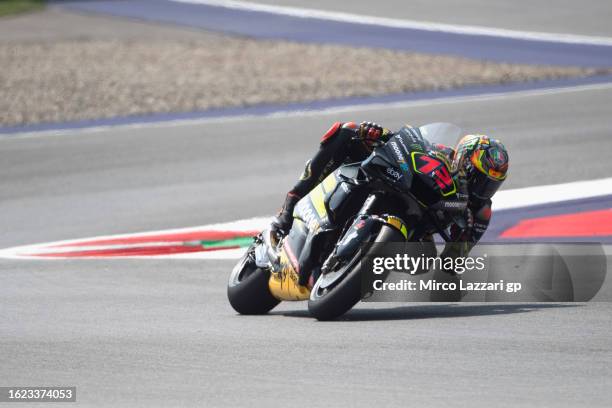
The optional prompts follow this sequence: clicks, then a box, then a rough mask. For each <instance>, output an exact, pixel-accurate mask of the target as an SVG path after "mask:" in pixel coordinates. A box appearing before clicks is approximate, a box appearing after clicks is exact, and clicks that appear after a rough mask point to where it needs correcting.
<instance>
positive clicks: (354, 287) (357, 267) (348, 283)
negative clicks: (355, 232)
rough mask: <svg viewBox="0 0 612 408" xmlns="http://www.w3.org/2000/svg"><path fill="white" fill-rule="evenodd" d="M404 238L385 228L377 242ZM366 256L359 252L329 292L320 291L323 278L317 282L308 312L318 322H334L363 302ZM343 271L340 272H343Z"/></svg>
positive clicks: (378, 236) (309, 301)
mask: <svg viewBox="0 0 612 408" xmlns="http://www.w3.org/2000/svg"><path fill="white" fill-rule="evenodd" d="M403 240H404V237H403V236H402V235H401V234H400V233H399V232H398V231H397V230H396V229H394V228H392V227H388V226H383V227H382V229H381V230H380V232H379V233H378V235H377V237H376V240H375V242H397V241H403ZM366 255H367V254H366ZM366 255H362V254H361V251H359V252H357V253H356V254H355V255H354V257H353V259H351V260H350V261H349V262H348V264H347V265H346V266H343V267H342V268H345V269H348V272H346V273H345V274H344V275H345V276H344V278H341V280H340V282H338V283H336V284H335V285H334V286H332V287H331V288H329V289H328V290H327V291H324V290H320V283H321V278H319V280H317V283H315V285H314V287H313V288H312V291H311V293H310V300H308V311H309V312H310V314H311V315H312V316H313V317H314V318H316V319H317V320H333V319H336V318H337V317H340V316H342V315H343V314H345V313H346V312H348V311H349V310H351V309H352V308H353V306H355V305H356V304H357V302H359V300H361V278H362V277H361V260H362V259H363V258H365V256H366ZM341 271H342V269H340V270H339V271H338V273H342V272H341Z"/></svg>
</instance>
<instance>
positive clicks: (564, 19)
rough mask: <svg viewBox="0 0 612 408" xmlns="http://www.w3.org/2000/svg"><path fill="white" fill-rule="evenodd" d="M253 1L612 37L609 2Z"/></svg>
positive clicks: (429, 20) (437, 21)
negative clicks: (374, 2)
mask: <svg viewBox="0 0 612 408" xmlns="http://www.w3.org/2000/svg"><path fill="white" fill-rule="evenodd" d="M248 1H250V2H252V3H262V4H272V5H278V6H289V7H305V8H313V9H318V10H328V11H340V12H350V13H355V14H363V15H369V16H376V17H389V18H401V19H406V20H419V21H428V22H436V23H445V24H458V25H474V26H484V27H497V28H504V29H508V30H522V31H536V32H550V33H572V34H580V35H594V36H612V26H611V25H610V15H612V3H610V2H609V1H606V0H584V1H580V2H578V1H574V0H519V1H509V0H462V1H456V0H379V1H377V2H376V4H375V5H373V3H372V2H371V1H369V0H334V1H328V0H248Z"/></svg>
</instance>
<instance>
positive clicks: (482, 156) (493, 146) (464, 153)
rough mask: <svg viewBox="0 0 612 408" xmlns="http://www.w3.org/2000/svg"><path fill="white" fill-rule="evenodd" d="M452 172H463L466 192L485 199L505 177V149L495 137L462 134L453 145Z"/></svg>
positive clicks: (493, 192) (506, 168)
mask: <svg viewBox="0 0 612 408" xmlns="http://www.w3.org/2000/svg"><path fill="white" fill-rule="evenodd" d="M452 171H453V172H454V173H456V174H457V173H459V174H460V175H461V174H463V176H464V177H465V179H466V180H467V186H468V190H469V192H470V195H474V196H475V197H476V198H479V199H482V200H486V199H489V198H491V197H493V195H494V194H495V192H496V191H497V190H498V189H499V187H500V186H501V185H502V183H503V182H504V180H505V179H506V173H507V172H508V151H507V150H506V147H505V146H504V145H503V144H502V143H501V142H500V141H499V140H497V139H491V138H489V137H488V136H484V135H467V136H464V137H463V138H462V139H461V140H460V141H459V143H458V144H457V147H456V148H455V155H454V158H453V163H452Z"/></svg>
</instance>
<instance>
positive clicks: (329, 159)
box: [272, 122, 508, 273]
mask: <svg viewBox="0 0 612 408" xmlns="http://www.w3.org/2000/svg"><path fill="white" fill-rule="evenodd" d="M393 135H394V133H393V132H391V131H389V130H388V129H385V128H383V127H381V126H379V125H378V124H376V123H373V122H362V123H361V124H360V125H359V126H357V125H356V124H355V123H353V122H348V123H341V122H336V123H334V124H333V125H332V127H331V128H330V129H329V130H328V131H327V132H326V133H325V134H324V135H323V137H322V138H321V141H320V148H319V151H318V152H317V153H316V154H315V156H314V157H313V158H312V159H311V160H308V161H307V162H306V167H305V169H304V172H303V173H302V175H301V177H300V179H299V180H298V182H297V183H296V184H295V186H294V187H293V188H292V189H291V190H290V191H289V192H288V193H287V196H286V198H285V202H284V204H283V206H282V207H281V209H280V211H279V213H278V214H277V216H276V217H275V219H274V221H273V223H272V230H273V231H275V232H277V233H279V234H286V233H288V232H289V230H290V229H291V225H292V223H293V209H294V207H295V205H296V204H297V202H298V201H299V200H300V199H301V198H302V197H304V196H305V195H306V194H308V193H309V192H310V190H312V189H313V188H314V187H315V186H316V185H317V184H319V183H320V182H321V181H323V179H325V177H327V176H328V175H329V174H330V173H332V172H333V171H334V170H336V169H337V168H338V167H339V166H340V165H342V164H344V163H351V162H358V161H363V160H365V159H366V158H367V157H368V156H369V154H370V153H371V152H372V149H373V148H375V147H377V146H381V145H383V144H384V143H386V142H387V141H388V140H389V139H390V138H391V137H392V136H393ZM431 147H432V148H433V149H435V150H437V151H439V152H441V153H442V154H443V155H444V156H445V157H447V159H448V162H449V163H450V164H451V171H452V173H453V177H454V178H455V180H456V181H457V184H458V186H459V188H458V193H457V196H458V197H460V198H462V199H463V200H466V201H467V203H466V207H465V208H466V209H465V212H464V213H463V218H464V223H463V224H464V225H463V226H462V227H460V226H459V225H458V223H453V224H452V225H451V226H450V238H451V241H452V242H451V243H448V244H447V245H446V247H445V249H444V252H443V253H442V255H441V256H442V257H446V256H449V257H457V256H467V254H468V253H469V251H470V250H471V249H472V248H473V247H474V245H476V243H477V242H478V241H479V240H480V238H481V237H482V235H483V234H484V232H485V231H486V230H487V227H488V225H489V221H490V219H491V198H492V197H493V195H494V194H495V192H496V191H497V190H498V189H499V187H500V186H501V184H502V183H503V182H504V180H505V179H506V173H507V171H508V152H507V150H506V148H505V147H504V145H503V144H502V143H501V142H499V141H498V140H496V139H491V138H489V137H488V136H484V135H466V136H464V137H463V138H462V139H461V140H460V141H459V143H458V144H457V146H456V147H455V148H454V149H453V148H451V147H448V146H445V145H441V144H434V143H432V144H431ZM428 239H431V238H428ZM301 263H302V259H300V264H301ZM449 272H451V273H452V271H449Z"/></svg>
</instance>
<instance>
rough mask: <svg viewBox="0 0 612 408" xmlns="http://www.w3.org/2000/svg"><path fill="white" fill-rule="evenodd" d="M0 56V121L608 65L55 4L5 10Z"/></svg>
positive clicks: (497, 80) (246, 102) (433, 86)
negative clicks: (294, 38) (347, 41)
mask: <svg viewBox="0 0 612 408" xmlns="http://www.w3.org/2000/svg"><path fill="white" fill-rule="evenodd" d="M28 24H30V25H31V29H30V30H28V29H27V27H28ZM66 25H68V28H67V26H66ZM113 25H114V26H115V27H113ZM0 66H1V67H2V69H1V70H0V87H1V89H2V92H1V93H0V126H14V125H25V124H33V123H41V122H60V121H75V120H84V119H96V118H108V117H115V116H128V115H140V114H149V113H168V112H191V111H202V110H206V109H210V108H220V107H238V106H252V105H257V104H276V103H287V102H306V101H313V100H320V99H330V98H339V97H351V96H369V95H383V94H390V93H401V92H411V91H421V90H441V89H450V88H457V87H462V86H466V85H475V84H501V83H509V82H520V81H533V80H538V79H553V78H564V77H580V76H589V75H595V74H601V73H607V72H606V71H602V70H596V69H581V68H561V67H548V66H527V65H514V64H499V63H491V62H483V61H475V60H469V59H464V58H455V57H448V56H434V55H425V54H417V53H405V52H395V51H389V50H381V49H367V48H351V47H344V46H333V45H312V44H298V43H291V42H282V41H258V40H252V39H248V38H238V37H229V36H224V35H219V34H214V33H207V32H202V31H193V30H185V29H180V28H174V27H172V28H170V27H165V26H159V25H154V24H145V23H140V22H133V21H129V20H119V19H111V18H106V17H98V16H87V15H77V14H70V13H67V12H64V11H59V10H53V9H51V10H46V11H43V12H39V13H33V14H32V15H26V16H19V17H6V18H3V19H1V20H0Z"/></svg>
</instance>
